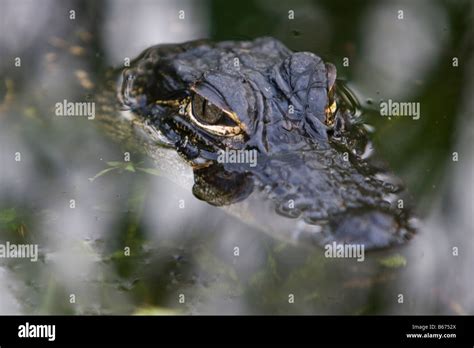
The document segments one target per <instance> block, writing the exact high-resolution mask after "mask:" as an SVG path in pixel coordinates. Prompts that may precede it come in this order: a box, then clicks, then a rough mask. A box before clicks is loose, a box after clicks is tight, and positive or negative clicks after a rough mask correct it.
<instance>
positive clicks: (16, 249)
mask: <svg viewBox="0 0 474 348" xmlns="http://www.w3.org/2000/svg"><path fill="white" fill-rule="evenodd" d="M0 258H7V259H9V258H21V259H30V261H31V262H36V261H38V245H37V244H12V243H10V242H6V243H5V244H0Z"/></svg>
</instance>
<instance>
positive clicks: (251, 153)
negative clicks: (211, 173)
mask: <svg viewBox="0 0 474 348" xmlns="http://www.w3.org/2000/svg"><path fill="white" fill-rule="evenodd" d="M217 162H219V163H247V164H248V165H249V166H250V167H255V166H256V165H257V150H255V149H252V150H234V149H229V148H226V149H225V150H219V155H218V157H217Z"/></svg>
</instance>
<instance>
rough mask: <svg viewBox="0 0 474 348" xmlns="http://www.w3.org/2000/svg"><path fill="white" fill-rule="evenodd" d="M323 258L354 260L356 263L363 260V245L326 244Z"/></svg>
mask: <svg viewBox="0 0 474 348" xmlns="http://www.w3.org/2000/svg"><path fill="white" fill-rule="evenodd" d="M324 250H325V252H324V256H325V257H327V258H344V259H351V258H352V259H355V258H357V261H358V262H362V261H364V260H365V247H364V245H363V244H338V243H336V242H332V244H326V245H325V246H324Z"/></svg>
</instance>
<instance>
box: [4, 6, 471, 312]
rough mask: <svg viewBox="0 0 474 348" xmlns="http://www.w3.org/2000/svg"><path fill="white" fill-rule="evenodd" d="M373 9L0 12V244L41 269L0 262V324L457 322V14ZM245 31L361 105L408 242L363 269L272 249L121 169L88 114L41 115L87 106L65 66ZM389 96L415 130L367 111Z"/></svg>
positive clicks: (250, 232)
mask: <svg viewBox="0 0 474 348" xmlns="http://www.w3.org/2000/svg"><path fill="white" fill-rule="evenodd" d="M14 3H15V5H14ZM370 4H371V3H370V2H364V3H362V2H360V3H356V2H354V4H350V5H349V4H346V3H345V2H335V3H334V2H309V1H298V2H296V3H293V2H292V4H291V5H289V4H288V5H287V4H285V3H281V4H279V5H278V6H276V7H275V6H273V5H272V4H270V3H269V2H265V1H255V2H249V3H248V7H246V6H241V5H238V4H237V2H235V4H234V3H233V2H192V4H191V2H189V1H183V2H181V3H180V2H174V1H173V2H171V1H159V2H147V1H138V2H134V3H133V6H132V4H131V1H120V2H115V1H114V2H102V3H101V4H100V5H98V4H95V3H93V2H92V1H90V2H88V1H82V2H75V1H70V2H61V3H60V2H57V1H56V2H55V1H49V2H45V3H44V4H43V5H44V8H43V7H42V9H41V10H38V8H37V7H36V6H34V4H33V2H32V1H27V0H21V1H15V2H13V1H3V2H2V16H3V17H4V18H5V19H6V20H3V18H2V21H1V26H2V27H1V28H0V29H1V32H2V34H1V40H0V47H1V55H2V56H1V58H2V59H1V61H0V65H1V75H2V76H4V77H5V79H2V86H1V87H0V99H1V101H2V105H1V106H0V112H1V114H0V122H1V123H0V124H1V127H0V156H1V158H0V160H1V167H0V198H1V199H0V244H3V243H5V242H6V241H9V242H11V243H17V244H22V243H24V244H30V243H32V244H38V245H39V249H40V258H39V260H38V262H36V263H33V262H30V261H29V260H28V259H2V260H0V293H1V296H0V313H2V314H6V313H9V314H10V313H71V314H81V313H156V314H168V313H242V314H244V313H249V314H257V313H278V314H286V313H301V314H303V313H304V314H310V313H318V314H339V313H343V314H346V313H351V314H352V313H355V314H367V313H408V314H422V313H453V314H458V313H471V314H472V313H473V309H474V297H473V295H472V291H470V289H472V288H473V285H474V284H473V280H472V279H473V278H472V277H471V276H470V274H469V272H470V269H469V265H472V264H473V261H474V257H473V254H472V250H473V248H472V247H473V246H474V240H473V233H472V229H473V223H472V213H473V199H472V197H473V192H472V187H471V185H469V182H470V179H471V178H472V174H473V169H474V162H473V161H472V156H471V155H470V150H471V148H470V147H471V144H472V135H473V133H472V129H473V127H474V124H473V123H472V112H473V110H474V105H473V102H472V100H471V98H470V96H471V95H472V92H473V90H474V80H473V78H472V76H474V72H473V71H472V66H474V64H473V63H474V61H473V59H474V57H473V56H472V47H470V50H469V49H468V48H469V46H468V47H466V45H469V44H470V43H469V42H472V33H469V32H468V29H467V24H468V23H469V22H468V15H469V11H468V10H470V11H471V13H472V8H471V9H469V8H468V3H467V2H466V3H464V2H459V3H456V4H451V3H444V2H441V3H433V2H417V3H416V5H415V4H411V3H410V4H409V3H405V2H390V3H389V2H387V3H383V4H377V6H372V5H370ZM400 8H402V9H403V10H404V15H405V18H404V19H403V20H404V22H403V23H404V24H400V23H401V22H399V21H398V19H397V14H398V10H399V9H400ZM43 9H44V10H43ZM70 9H75V10H76V18H75V19H74V20H71V19H70V18H69V11H70ZM183 9H184V11H185V19H179V17H178V16H179V11H180V10H183ZM289 9H294V11H295V19H294V20H292V21H289V20H288V19H287V18H288V11H289ZM302 9H304V12H303V11H302ZM41 11H44V12H41ZM303 13H304V14H303ZM20 14H21V16H20ZM300 14H301V18H300V17H299V15H300ZM15 16H20V17H21V18H23V19H25V21H26V19H27V18H32V17H33V16H34V18H35V20H34V21H31V20H30V21H26V22H27V23H34V25H33V24H24V25H21V26H20V25H19V24H18V23H17V22H15V21H12V20H11V18H16V17H15ZM173 16H175V19H173ZM414 17H415V18H416V19H415V18H414ZM9 18H10V19H9ZM299 18H300V19H301V20H299ZM316 24H317V25H316ZM87 33H89V34H87ZM260 35H273V36H276V37H277V38H280V39H282V40H283V41H284V42H285V44H287V45H288V46H289V47H290V48H293V49H298V50H303V49H304V50H309V51H314V52H317V53H320V54H321V55H322V56H324V57H326V58H328V60H330V61H332V62H333V63H334V64H335V65H336V66H337V68H338V72H339V75H340V76H342V77H345V78H347V79H348V80H349V82H350V86H351V88H353V89H354V91H356V93H358V97H359V99H360V100H362V101H365V100H367V98H371V100H372V105H370V104H367V105H366V107H367V110H366V115H365V117H366V118H367V120H368V122H369V123H370V124H372V125H374V126H375V128H376V132H375V133H374V142H375V144H376V147H377V149H378V150H379V151H380V152H381V153H382V155H383V156H382V157H384V158H386V159H387V160H388V161H389V162H390V164H391V165H392V167H393V168H394V169H395V170H396V172H397V173H400V175H402V176H403V177H404V179H405V180H406V182H407V184H408V187H409V189H410V191H411V192H412V193H413V195H414V196H415V198H416V200H417V202H419V205H420V211H421V212H422V215H423V216H424V217H425V219H424V222H423V228H422V231H421V233H420V234H419V235H418V236H417V237H416V238H415V239H414V240H413V241H412V242H411V243H410V244H409V245H408V246H407V247H403V248H399V249H396V250H388V251H379V252H375V253H371V254H369V255H366V260H365V261H364V262H362V263H360V262H357V261H355V260H353V259H328V258H325V257H324V254H323V252H322V251H321V250H312V249H306V248H304V247H296V246H293V245H289V244H286V243H284V242H281V241H279V240H277V239H274V238H272V237H271V231H270V232H269V233H268V234H264V233H261V232H260V231H258V230H256V229H254V228H253V227H250V226H248V225H246V224H245V222H242V221H241V220H240V219H238V218H236V217H234V216H231V215H228V214H227V213H226V212H225V211H224V210H222V209H218V208H215V207H212V206H210V205H207V204H205V203H203V202H201V201H198V200H197V199H195V198H194V196H193V195H192V194H191V193H190V191H189V190H187V189H186V188H185V187H183V185H176V184H175V183H173V181H171V180H169V179H167V178H166V177H163V176H160V175H158V176H157V175H154V174H156V172H154V171H153V170H152V168H153V164H152V163H150V162H149V161H147V159H146V158H144V157H143V156H142V155H140V154H139V153H136V152H132V153H131V163H132V164H130V165H123V163H124V152H125V151H127V149H126V148H122V147H121V146H120V145H119V144H116V143H114V142H113V141H111V140H110V139H108V138H107V137H104V135H103V134H102V133H101V132H100V131H99V130H98V129H97V128H96V127H95V124H94V122H93V121H88V120H87V119H86V118H80V117H78V118H67V117H56V116H54V105H55V103H57V102H62V101H63V100H64V99H67V100H69V101H81V100H85V99H86V98H90V97H91V95H90V94H91V93H92V92H91V91H89V92H88V91H87V90H86V91H84V88H85V87H84V83H82V86H81V83H80V82H78V81H77V79H76V78H74V76H78V73H77V71H82V72H85V73H86V75H84V73H79V76H82V77H83V78H87V79H89V80H91V81H92V82H93V83H97V81H98V79H99V78H100V77H99V76H100V74H101V71H100V69H102V68H104V67H105V66H107V65H110V64H111V63H114V64H117V63H120V62H121V61H122V59H124V57H134V56H136V54H137V53H138V52H139V51H140V50H141V49H144V48H146V47H147V46H149V45H151V44H156V43H161V42H175V41H183V40H187V39H193V38H196V37H200V36H210V37H211V38H215V39H219V40H220V39H235V38H248V37H256V36H260ZM468 38H471V41H469V40H468ZM471 45H472V44H471ZM77 47H83V50H81V49H80V48H77ZM469 55H470V56H469ZM453 56H456V57H459V60H460V62H461V63H460V66H459V67H457V68H456V69H454V68H453V67H452V57H453ZM14 57H20V58H21V66H19V67H15V66H14V62H15V61H14ZM344 57H349V59H350V65H349V66H344V65H343V58H344ZM468 68H469V69H471V71H469V70H468ZM84 76H85V77H84ZM86 85H87V84H86ZM92 97H93V96H92ZM386 98H392V99H403V100H406V101H417V102H420V103H421V112H422V115H421V118H420V120H419V121H413V120H411V119H409V120H407V119H392V120H388V119H385V118H381V117H379V116H378V115H377V114H376V112H374V111H373V110H375V109H376V108H377V106H378V102H379V100H380V99H386ZM453 152H457V153H458V154H459V161H457V162H454V161H453V160H452V153H453ZM18 154H19V155H20V157H19V160H18ZM107 162H114V163H115V167H114V163H112V165H111V164H110V163H109V164H107ZM117 163H119V164H120V165H119V164H117ZM106 168H112V169H111V170H110V171H108V172H106V173H103V175H100V176H97V177H96V178H95V179H94V180H90V178H93V177H94V176H96V175H97V174H98V173H100V172H101V171H102V170H104V169H106ZM138 168H142V169H143V168H145V169H146V170H140V169H138ZM158 174H161V173H158ZM400 295H402V297H400ZM401 298H402V299H403V301H401Z"/></svg>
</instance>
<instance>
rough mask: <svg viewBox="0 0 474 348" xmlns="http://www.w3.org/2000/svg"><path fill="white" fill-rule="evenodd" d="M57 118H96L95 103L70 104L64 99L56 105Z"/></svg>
mask: <svg viewBox="0 0 474 348" xmlns="http://www.w3.org/2000/svg"><path fill="white" fill-rule="evenodd" d="M55 114H56V116H82V117H87V119H88V120H93V119H94V118H95V103H94V102H68V101H67V100H66V99H64V100H63V101H62V102H61V103H56V105H55Z"/></svg>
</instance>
